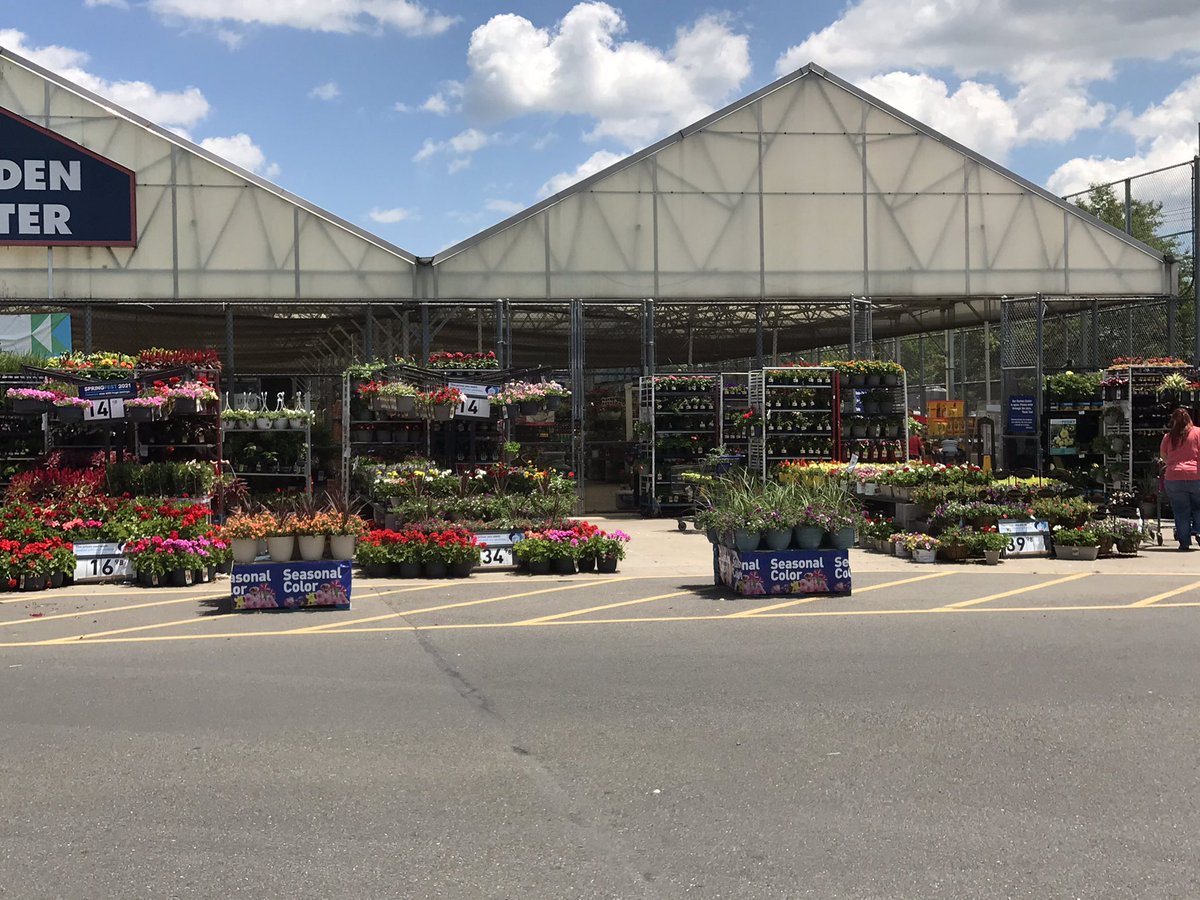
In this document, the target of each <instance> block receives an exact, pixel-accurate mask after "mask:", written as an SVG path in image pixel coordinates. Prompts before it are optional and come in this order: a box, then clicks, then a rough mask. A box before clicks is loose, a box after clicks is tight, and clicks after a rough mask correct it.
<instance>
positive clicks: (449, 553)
mask: <svg viewBox="0 0 1200 900" xmlns="http://www.w3.org/2000/svg"><path fill="white" fill-rule="evenodd" d="M483 546H485V545H483V544H480V543H479V539H478V538H477V537H476V536H475V535H474V534H473V533H471V532H470V531H467V530H466V529H463V528H447V529H445V530H444V531H432V532H430V533H429V534H427V535H426V536H425V559H426V560H427V561H430V562H443V563H446V564H447V565H453V564H455V563H468V562H469V563H478V562H479V558H480V548H481V547H483Z"/></svg>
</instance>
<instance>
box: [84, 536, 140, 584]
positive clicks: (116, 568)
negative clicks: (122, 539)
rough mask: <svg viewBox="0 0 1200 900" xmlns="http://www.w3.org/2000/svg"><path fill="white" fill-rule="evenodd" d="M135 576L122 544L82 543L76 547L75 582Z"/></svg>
mask: <svg viewBox="0 0 1200 900" xmlns="http://www.w3.org/2000/svg"><path fill="white" fill-rule="evenodd" d="M132 574H133V566H132V564H131V563H130V561H129V558H128V557H126V556H125V555H124V554H123V553H122V552H121V545H120V544H101V543H95V542H80V543H77V544H76V545H75V581H76V582H77V583H78V582H81V581H109V580H112V579H124V578H128V577H130V576H131V575H132Z"/></svg>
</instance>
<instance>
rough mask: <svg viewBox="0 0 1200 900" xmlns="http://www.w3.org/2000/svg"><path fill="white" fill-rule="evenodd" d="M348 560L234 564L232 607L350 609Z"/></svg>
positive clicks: (243, 608)
mask: <svg viewBox="0 0 1200 900" xmlns="http://www.w3.org/2000/svg"><path fill="white" fill-rule="evenodd" d="M350 579H351V565H350V562H349V560H325V561H322V562H290V563H250V564H248V565H235V566H234V567H233V574H232V576H231V577H230V584H231V586H232V587H231V591H232V594H233V608H234V609H235V610H252V609H273V610H293V609H349V608H350Z"/></svg>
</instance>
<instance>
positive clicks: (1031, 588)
mask: <svg viewBox="0 0 1200 900" xmlns="http://www.w3.org/2000/svg"><path fill="white" fill-rule="evenodd" d="M1091 575H1092V573H1091V572H1076V573H1075V574H1074V575H1067V576H1065V577H1063V578H1053V579H1051V580H1050V581H1042V582H1039V583H1038V584H1031V585H1027V586H1026V587H1023V588H1014V589H1013V590H1011V591H1001V592H1000V593H999V594H988V595H987V596H986V597H976V598H975V599H974V600H961V601H959V602H958V603H948V604H946V605H945V606H935V607H933V608H934V609H937V610H943V609H966V608H968V607H971V606H976V605H978V604H980V603H987V602H988V601H989V600H1003V599H1004V598H1005V597H1015V596H1017V594H1028V593H1031V592H1032V591H1040V590H1041V589H1042V588H1048V587H1054V586H1055V585H1056V584H1066V583H1067V582H1068V581H1078V580H1079V579H1080V578H1088V577H1090V576H1091Z"/></svg>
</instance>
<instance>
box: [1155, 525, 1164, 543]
mask: <svg viewBox="0 0 1200 900" xmlns="http://www.w3.org/2000/svg"><path fill="white" fill-rule="evenodd" d="M1154 539H1155V540H1156V541H1158V546H1160V547H1161V546H1162V529H1161V528H1160V529H1159V530H1158V531H1156V532H1155V533H1154Z"/></svg>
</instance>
